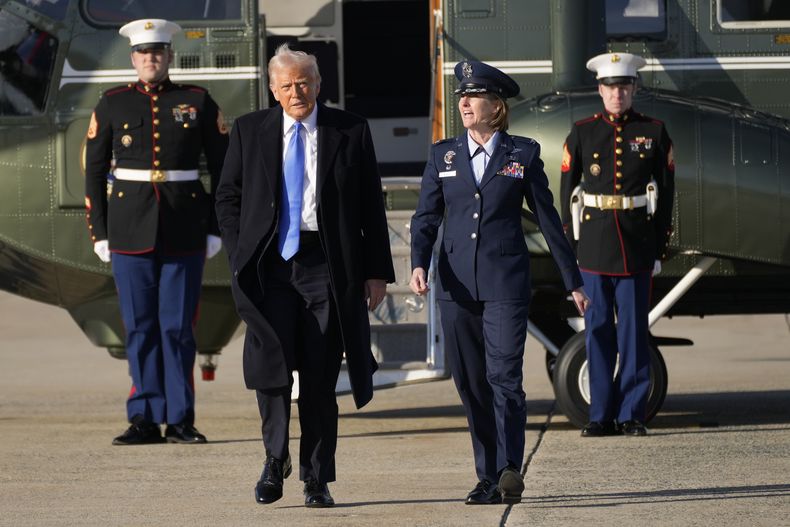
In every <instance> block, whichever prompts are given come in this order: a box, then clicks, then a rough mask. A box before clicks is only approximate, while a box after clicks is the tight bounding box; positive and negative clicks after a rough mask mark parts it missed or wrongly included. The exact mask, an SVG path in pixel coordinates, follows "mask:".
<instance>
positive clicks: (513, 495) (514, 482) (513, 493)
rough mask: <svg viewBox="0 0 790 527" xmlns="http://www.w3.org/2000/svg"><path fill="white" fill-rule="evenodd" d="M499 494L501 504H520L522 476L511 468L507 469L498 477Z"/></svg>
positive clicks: (522, 484) (522, 486)
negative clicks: (500, 494) (500, 495)
mask: <svg viewBox="0 0 790 527" xmlns="http://www.w3.org/2000/svg"><path fill="white" fill-rule="evenodd" d="M499 492H501V493H502V503H521V493H522V492H524V476H522V475H521V473H520V472H519V471H518V470H516V469H514V468H513V467H507V468H506V469H504V470H503V471H502V474H500V475H499Z"/></svg>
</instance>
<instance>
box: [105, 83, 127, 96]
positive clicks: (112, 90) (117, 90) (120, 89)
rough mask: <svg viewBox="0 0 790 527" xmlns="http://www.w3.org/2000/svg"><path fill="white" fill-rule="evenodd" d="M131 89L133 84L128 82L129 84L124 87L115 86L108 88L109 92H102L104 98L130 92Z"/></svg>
mask: <svg viewBox="0 0 790 527" xmlns="http://www.w3.org/2000/svg"><path fill="white" fill-rule="evenodd" d="M132 89H134V83H132V82H130V83H129V84H126V85H125V86H115V87H114V88H110V89H109V90H107V91H105V92H104V96H105V97H109V96H110V95H115V94H118V93H123V92H125V91H129V90H132Z"/></svg>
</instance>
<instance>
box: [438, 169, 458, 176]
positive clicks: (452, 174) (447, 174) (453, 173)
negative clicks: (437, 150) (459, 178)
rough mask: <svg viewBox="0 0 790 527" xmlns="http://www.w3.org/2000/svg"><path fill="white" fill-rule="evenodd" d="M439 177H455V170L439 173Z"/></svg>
mask: <svg viewBox="0 0 790 527" xmlns="http://www.w3.org/2000/svg"><path fill="white" fill-rule="evenodd" d="M439 177H455V170H448V171H447V172H439Z"/></svg>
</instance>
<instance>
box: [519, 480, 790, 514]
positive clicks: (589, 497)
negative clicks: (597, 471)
mask: <svg viewBox="0 0 790 527" xmlns="http://www.w3.org/2000/svg"><path fill="white" fill-rule="evenodd" d="M785 496H790V484H776V485H745V486H737V487H701V488H688V489H664V490H651V491H644V492H605V493H591V494H565V495H557V496H541V497H539V498H523V499H522V500H521V503H528V504H529V505H530V506H531V507H535V508H557V507H559V508H567V507H616V506H619V505H626V504H636V503H672V502H683V501H704V500H732V499H744V498H747V499H754V498H777V497H785Z"/></svg>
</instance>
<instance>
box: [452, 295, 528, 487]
mask: <svg viewBox="0 0 790 527" xmlns="http://www.w3.org/2000/svg"><path fill="white" fill-rule="evenodd" d="M439 308H440V311H441V314H442V329H443V332H444V340H445V351H446V353H447V361H448V364H449V367H450V371H451V373H452V375H453V380H454V381H455V386H456V388H457V389H458V395H460V397H461V401H462V402H463V405H464V410H465V411H466V419H467V422H468V423H469V431H470V432H471V435H472V449H473V451H474V456H475V470H476V472H477V477H478V479H479V480H481V481H482V480H488V481H493V482H497V481H498V477H499V472H500V471H501V470H502V469H504V468H506V467H507V466H511V467H513V468H515V469H516V470H520V469H521V464H522V462H523V459H524V431H525V427H526V422H527V408H526V401H525V396H524V390H523V389H522V377H523V374H522V366H523V362H524V341H525V339H526V333H527V315H528V308H529V301H528V300H500V301H479V302H474V301H473V302H454V301H448V300H440V301H439Z"/></svg>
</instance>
